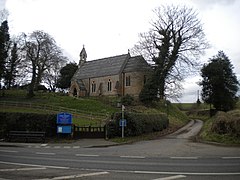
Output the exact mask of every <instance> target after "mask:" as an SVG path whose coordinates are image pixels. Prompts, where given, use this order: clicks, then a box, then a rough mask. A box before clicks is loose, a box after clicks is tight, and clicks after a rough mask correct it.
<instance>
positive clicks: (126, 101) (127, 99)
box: [121, 94, 134, 105]
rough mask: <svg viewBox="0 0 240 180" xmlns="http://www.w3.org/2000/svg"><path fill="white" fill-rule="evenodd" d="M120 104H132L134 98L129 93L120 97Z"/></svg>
mask: <svg viewBox="0 0 240 180" xmlns="http://www.w3.org/2000/svg"><path fill="white" fill-rule="evenodd" d="M121 101H122V104H124V105H132V103H133V101H134V98H133V97H132V96H130V95H129V94H127V95H125V96H123V97H122V100H121Z"/></svg>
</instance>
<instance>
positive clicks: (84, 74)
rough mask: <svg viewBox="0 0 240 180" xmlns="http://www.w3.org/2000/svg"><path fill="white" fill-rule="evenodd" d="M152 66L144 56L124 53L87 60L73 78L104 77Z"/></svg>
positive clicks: (146, 68) (142, 69)
mask: <svg viewBox="0 0 240 180" xmlns="http://www.w3.org/2000/svg"><path fill="white" fill-rule="evenodd" d="M149 69H150V66H149V65H148V64H147V62H146V61H145V60H144V58H143V57H142V56H135V57H131V56H130V54H123V55H118V56H113V57H107V58H103V59H97V60H93V61H86V62H85V63H84V64H83V65H82V66H81V67H80V68H78V70H77V71H76V73H75V74H74V76H73V80H77V79H87V78H95V77H104V76H112V75H117V74H120V73H121V72H132V71H144V70H149Z"/></svg>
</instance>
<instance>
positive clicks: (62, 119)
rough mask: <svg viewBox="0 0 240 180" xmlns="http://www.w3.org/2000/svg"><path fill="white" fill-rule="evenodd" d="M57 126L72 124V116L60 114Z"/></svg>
mask: <svg viewBox="0 0 240 180" xmlns="http://www.w3.org/2000/svg"><path fill="white" fill-rule="evenodd" d="M57 124H72V114H70V113H66V112H63V113H58V115H57Z"/></svg>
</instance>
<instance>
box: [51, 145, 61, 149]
mask: <svg viewBox="0 0 240 180" xmlns="http://www.w3.org/2000/svg"><path fill="white" fill-rule="evenodd" d="M53 148H56V149H59V148H61V146H54V147H53Z"/></svg>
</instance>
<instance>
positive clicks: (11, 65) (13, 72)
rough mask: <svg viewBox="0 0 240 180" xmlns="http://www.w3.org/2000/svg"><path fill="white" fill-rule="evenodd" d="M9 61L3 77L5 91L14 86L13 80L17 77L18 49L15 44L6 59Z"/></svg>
mask: <svg viewBox="0 0 240 180" xmlns="http://www.w3.org/2000/svg"><path fill="white" fill-rule="evenodd" d="M8 59H9V61H8V62H7V65H6V75H5V85H6V87H7V89H9V88H10V87H11V86H13V85H14V80H15V78H16V76H17V72H18V71H17V65H18V64H19V61H20V59H19V57H18V47H17V43H14V44H13V47H12V50H11V55H10V57H9V58H8Z"/></svg>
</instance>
